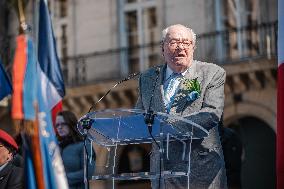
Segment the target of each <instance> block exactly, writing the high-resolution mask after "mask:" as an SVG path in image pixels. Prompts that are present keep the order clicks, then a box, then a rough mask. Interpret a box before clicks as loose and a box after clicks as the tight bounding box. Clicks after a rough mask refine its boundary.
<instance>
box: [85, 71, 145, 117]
mask: <svg viewBox="0 0 284 189" xmlns="http://www.w3.org/2000/svg"><path fill="white" fill-rule="evenodd" d="M139 74H140V73H139V72H138V73H133V74H130V75H128V76H127V77H126V78H124V79H122V80H120V81H118V82H117V83H116V84H115V85H113V86H112V87H111V88H110V89H109V90H108V91H107V92H106V93H105V94H104V95H103V96H102V97H101V98H100V99H99V100H98V101H97V102H95V103H94V104H93V105H92V106H91V107H90V109H89V111H88V113H90V112H91V110H92V109H93V108H94V107H95V106H96V105H97V104H98V103H99V102H100V101H101V100H102V99H104V98H105V97H106V96H107V95H108V94H109V93H110V92H111V90H112V89H114V88H115V87H116V86H117V85H119V84H121V83H123V82H125V81H128V80H130V79H133V78H135V77H136V76H137V75H139Z"/></svg>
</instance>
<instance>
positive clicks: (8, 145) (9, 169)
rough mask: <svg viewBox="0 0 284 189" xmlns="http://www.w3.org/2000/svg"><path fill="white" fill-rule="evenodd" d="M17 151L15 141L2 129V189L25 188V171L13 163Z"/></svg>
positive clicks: (0, 140) (0, 136) (0, 185)
mask: <svg viewBox="0 0 284 189" xmlns="http://www.w3.org/2000/svg"><path fill="white" fill-rule="evenodd" d="M17 150H18V145H17V143H16V142H15V140H14V139H13V138H12V137H11V136H10V135H9V134H8V133H6V132H5V131H3V130H1V129H0V189H22V188H24V179H23V177H24V176H23V169H22V168H20V167H17V166H15V165H14V164H13V163H12V160H13V157H14V155H15V153H16V151H17Z"/></svg>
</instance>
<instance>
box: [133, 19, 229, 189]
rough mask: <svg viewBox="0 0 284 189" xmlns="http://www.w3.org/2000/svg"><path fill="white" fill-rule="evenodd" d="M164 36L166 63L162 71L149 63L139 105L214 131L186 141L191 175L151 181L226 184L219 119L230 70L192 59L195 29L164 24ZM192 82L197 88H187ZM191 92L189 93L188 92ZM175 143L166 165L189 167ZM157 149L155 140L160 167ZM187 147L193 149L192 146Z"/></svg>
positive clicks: (154, 159)
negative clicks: (166, 26) (227, 71)
mask: <svg viewBox="0 0 284 189" xmlns="http://www.w3.org/2000/svg"><path fill="white" fill-rule="evenodd" d="M162 35H163V36H162V37H163V38H162V55H163V57H164V60H165V64H164V65H161V66H158V70H160V71H157V68H150V69H149V70H147V71H145V72H144V73H142V74H141V77H140V79H139V96H138V101H137V104H136V107H137V108H140V109H145V110H148V109H149V106H151V107H150V108H151V109H153V110H154V111H157V112H165V113H169V114H171V115H176V116H181V117H183V118H186V119H189V120H191V121H193V122H196V123H198V124H199V125H201V126H202V127H203V128H205V129H206V130H208V132H209V135H208V136H207V137H205V138H203V139H194V140H193V141H191V140H187V141H186V143H187V148H189V146H192V147H191V153H190V167H191V171H190V174H189V177H185V176H181V177H173V178H161V179H156V180H152V188H159V187H160V188H167V189H184V188H188V187H189V188H194V189H199V188H202V189H203V188H218V189H220V188H221V189H222V188H227V183H226V173H225V165H224V158H223V152H222V147H221V142H220V137H219V133H218V124H217V123H218V122H219V121H220V119H221V116H222V113H223V107H224V83H225V77H226V73H225V71H224V69H222V68H221V67H219V66H217V65H215V64H212V63H206V62H200V61H197V60H193V53H194V49H195V44H196V34H195V33H194V32H193V30H192V29H190V28H187V27H185V26H183V25H180V24H178V25H172V26H170V27H168V28H166V29H164V30H163V33H162ZM184 81H186V82H184ZM192 82H193V83H195V84H194V85H195V86H196V89H195V90H193V91H190V90H187V88H188V85H187V84H186V83H192ZM153 86H155V87H153ZM187 91H188V94H185V93H186V92H187ZM152 94H153V95H154V96H153V97H151V96H152ZM151 98H153V99H151ZM150 101H151V103H150ZM176 126H177V127H178V128H179V129H180V130H181V131H184V132H187V131H188V130H187V127H186V126H184V125H180V126H179V125H176ZM172 145H174V148H171V149H170V152H169V153H170V154H171V157H172V158H171V160H170V161H166V163H167V165H164V167H167V169H168V170H169V169H173V170H174V169H175V168H176V167H178V166H180V167H181V168H182V167H185V168H184V169H185V171H186V166H182V165H185V164H181V165H179V162H180V161H181V160H180V159H181V158H180V154H181V151H182V150H183V148H182V145H181V143H178V142H173V144H171V146H172ZM157 148H158V147H157V146H156V145H155V144H153V149H152V154H151V170H152V171H159V170H160V167H159V166H160V163H159V161H160V159H161V158H160V157H159V156H160V153H159V150H158V149H157ZM186 151H187V152H189V149H186ZM164 158H165V157H164ZM171 161H172V162H171ZM184 161H187V162H188V161H189V160H188V159H185V160H184ZM183 163H184V162H183ZM159 182H160V183H159Z"/></svg>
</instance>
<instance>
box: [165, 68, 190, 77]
mask: <svg viewBox="0 0 284 189" xmlns="http://www.w3.org/2000/svg"><path fill="white" fill-rule="evenodd" d="M187 71H188V69H187V70H185V71H184V72H182V73H181V75H182V76H183V77H184V76H185V74H186V73H187ZM172 74H173V70H172V69H171V68H170V67H169V66H168V65H167V69H166V77H165V78H169V77H170V76H171V75H172Z"/></svg>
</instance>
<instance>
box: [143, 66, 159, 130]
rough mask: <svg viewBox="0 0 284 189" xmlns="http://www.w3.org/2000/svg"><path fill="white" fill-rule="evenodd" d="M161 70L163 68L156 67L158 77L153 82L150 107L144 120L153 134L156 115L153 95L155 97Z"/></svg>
mask: <svg viewBox="0 0 284 189" xmlns="http://www.w3.org/2000/svg"><path fill="white" fill-rule="evenodd" d="M160 72H161V68H160V67H156V68H155V74H156V79H155V82H154V83H153V87H152V92H151V93H152V94H151V97H150V103H149V107H148V110H147V112H146V113H145V115H144V122H145V124H146V125H147V126H148V130H149V133H150V134H152V125H153V123H154V118H155V116H156V114H154V111H153V110H152V101H153V97H154V92H155V88H156V86H157V82H158V78H159V75H160Z"/></svg>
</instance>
